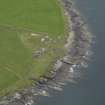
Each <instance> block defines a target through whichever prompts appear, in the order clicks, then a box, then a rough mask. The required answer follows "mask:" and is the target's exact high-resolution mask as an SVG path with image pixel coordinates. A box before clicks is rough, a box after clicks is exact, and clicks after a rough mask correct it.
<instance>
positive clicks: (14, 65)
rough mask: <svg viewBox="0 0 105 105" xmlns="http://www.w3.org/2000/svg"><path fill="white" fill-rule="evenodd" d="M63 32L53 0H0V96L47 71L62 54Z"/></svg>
mask: <svg viewBox="0 0 105 105" xmlns="http://www.w3.org/2000/svg"><path fill="white" fill-rule="evenodd" d="M64 33H65V23H64V16H63V11H62V8H61V7H60V5H59V4H58V2H57V1H56V0H0V95H3V94H6V93H8V92H13V91H15V90H18V89H22V88H24V87H26V86H28V85H29V84H31V82H32V81H31V80H30V78H31V77H35V78H39V77H40V76H41V75H44V74H45V73H46V72H47V71H48V70H50V69H51V67H52V62H54V61H55V60H56V59H57V58H58V57H61V56H62V55H63V54H64V47H63V46H64ZM37 53H38V54H39V55H38V54H37Z"/></svg>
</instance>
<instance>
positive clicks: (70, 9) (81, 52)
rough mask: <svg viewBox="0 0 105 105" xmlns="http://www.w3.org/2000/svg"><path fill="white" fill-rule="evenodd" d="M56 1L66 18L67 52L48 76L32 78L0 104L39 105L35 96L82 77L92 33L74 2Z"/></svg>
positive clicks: (60, 87) (67, 0)
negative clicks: (29, 82) (30, 81)
mask: <svg viewBox="0 0 105 105" xmlns="http://www.w3.org/2000/svg"><path fill="white" fill-rule="evenodd" d="M59 2H60V4H61V5H62V6H63V8H64V15H65V16H66V17H67V31H68V32H67V33H68V35H67V36H68V39H67V43H66V44H65V48H66V50H67V53H66V54H65V56H64V57H63V58H61V59H59V60H57V61H56V62H55V64H54V67H53V69H52V71H50V72H49V73H48V74H47V75H45V76H43V77H41V78H40V80H33V84H32V86H31V87H29V88H27V89H24V90H23V91H20V92H17V93H15V94H14V95H9V96H5V97H3V98H0V105H38V104H37V97H38V96H40V95H42V96H49V93H48V90H49V89H50V88H51V89H54V90H58V91H62V87H63V86H64V85H65V84H66V83H67V82H71V83H75V82H77V81H78V80H80V79H81V73H82V71H81V67H84V68H85V67H87V62H88V61H89V57H90V56H91V54H92V52H91V51H90V48H91V44H92V35H91V34H90V33H89V32H88V29H87V27H86V26H85V25H84V22H83V21H82V19H81V17H80V14H79V13H78V12H77V11H76V9H75V8H74V6H73V3H72V2H70V0H59ZM33 100H36V102H35V101H33Z"/></svg>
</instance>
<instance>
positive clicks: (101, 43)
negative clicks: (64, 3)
mask: <svg viewBox="0 0 105 105" xmlns="http://www.w3.org/2000/svg"><path fill="white" fill-rule="evenodd" d="M73 1H75V2H76V7H77V9H78V10H79V11H80V13H81V16H82V17H83V18H84V20H85V22H86V23H87V24H88V26H89V28H90V30H91V32H92V34H93V35H94V37H95V38H94V41H95V43H94V44H93V46H92V50H93V52H94V55H93V56H92V57H91V61H90V63H89V66H88V68H87V69H84V70H85V71H86V73H85V74H84V77H83V79H82V80H81V81H80V82H79V83H78V84H68V85H67V86H66V87H65V88H64V90H63V92H53V94H52V96H51V97H49V98H45V97H44V98H41V100H40V103H39V105H105V0H73Z"/></svg>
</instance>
